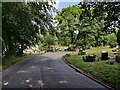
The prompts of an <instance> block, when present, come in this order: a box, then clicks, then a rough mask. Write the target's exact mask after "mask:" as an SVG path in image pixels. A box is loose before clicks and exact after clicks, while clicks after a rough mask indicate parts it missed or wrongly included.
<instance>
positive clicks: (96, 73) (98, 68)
mask: <svg viewBox="0 0 120 90" xmlns="http://www.w3.org/2000/svg"><path fill="white" fill-rule="evenodd" d="M95 50H97V51H95ZM101 50H103V47H98V48H93V49H90V50H86V52H87V54H93V53H94V54H96V55H98V56H99V53H100V52H101ZM104 50H107V51H108V52H110V55H113V54H112V52H111V51H110V49H109V48H107V49H106V48H105V49H104ZM65 60H66V61H67V62H69V63H70V64H72V65H74V66H76V67H77V68H80V69H81V70H83V71H84V72H85V73H87V74H88V75H92V76H93V77H94V78H96V79H98V80H100V81H102V82H103V83H106V84H108V85H110V86H112V87H114V88H115V89H117V90H119V88H120V76H119V75H120V66H119V65H120V64H118V63H116V64H114V65H110V64H105V63H106V62H109V61H113V60H112V59H111V60H106V61H95V62H84V61H83V60H82V56H80V55H71V56H68V57H66V58H65Z"/></svg>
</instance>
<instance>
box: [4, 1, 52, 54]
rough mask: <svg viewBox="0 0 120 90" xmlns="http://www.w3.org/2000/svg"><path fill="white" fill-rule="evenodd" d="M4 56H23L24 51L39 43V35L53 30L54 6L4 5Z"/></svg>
mask: <svg viewBox="0 0 120 90" xmlns="http://www.w3.org/2000/svg"><path fill="white" fill-rule="evenodd" d="M2 6H3V7H2V11H3V13H2V23H3V26H2V29H3V32H2V34H3V35H2V36H3V47H2V49H3V55H11V54H22V53H23V50H24V49H25V48H27V47H29V46H31V45H35V44H36V43H37V42H38V41H39V33H41V34H43V35H45V32H47V31H48V30H51V29H50V28H52V24H51V22H52V16H51V13H49V11H51V10H52V6H51V5H49V4H48V3H47V2H44V3H43V2H39V3H38V2H35V3H24V2H23V3H18V2H10V3H3V5H2Z"/></svg>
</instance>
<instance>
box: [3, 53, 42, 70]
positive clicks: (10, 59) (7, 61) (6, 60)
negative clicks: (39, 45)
mask: <svg viewBox="0 0 120 90" xmlns="http://www.w3.org/2000/svg"><path fill="white" fill-rule="evenodd" d="M36 55H40V54H24V55H21V56H9V57H5V58H3V59H2V69H3V70H5V69H7V68H8V67H10V66H11V65H14V64H16V63H17V62H19V61H21V60H23V59H26V58H29V57H33V56H36Z"/></svg>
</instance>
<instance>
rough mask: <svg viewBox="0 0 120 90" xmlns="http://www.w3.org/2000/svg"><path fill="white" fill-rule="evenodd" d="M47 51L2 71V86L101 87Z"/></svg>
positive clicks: (58, 54)
mask: <svg viewBox="0 0 120 90" xmlns="http://www.w3.org/2000/svg"><path fill="white" fill-rule="evenodd" d="M65 54H66V52H53V53H51V52H49V53H45V54H43V55H38V56H34V57H32V58H28V59H25V60H22V61H21V62H19V63H17V64H15V65H13V66H11V67H10V68H9V69H7V70H5V71H3V73H2V86H3V88H43V89H44V88H103V89H105V87H104V86H102V85H100V84H98V83H97V82H95V81H93V80H91V79H89V78H88V77H86V76H84V75H83V74H80V73H78V72H76V71H75V70H74V69H73V68H71V67H69V66H68V65H67V64H66V63H65V62H64V61H63V60H62V58H61V57H62V56H63V55H65Z"/></svg>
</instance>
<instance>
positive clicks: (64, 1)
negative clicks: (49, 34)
mask: <svg viewBox="0 0 120 90" xmlns="http://www.w3.org/2000/svg"><path fill="white" fill-rule="evenodd" d="M80 1H82V0H57V9H58V10H62V8H66V7H69V6H72V5H75V4H78V3H79V2H80Z"/></svg>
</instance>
